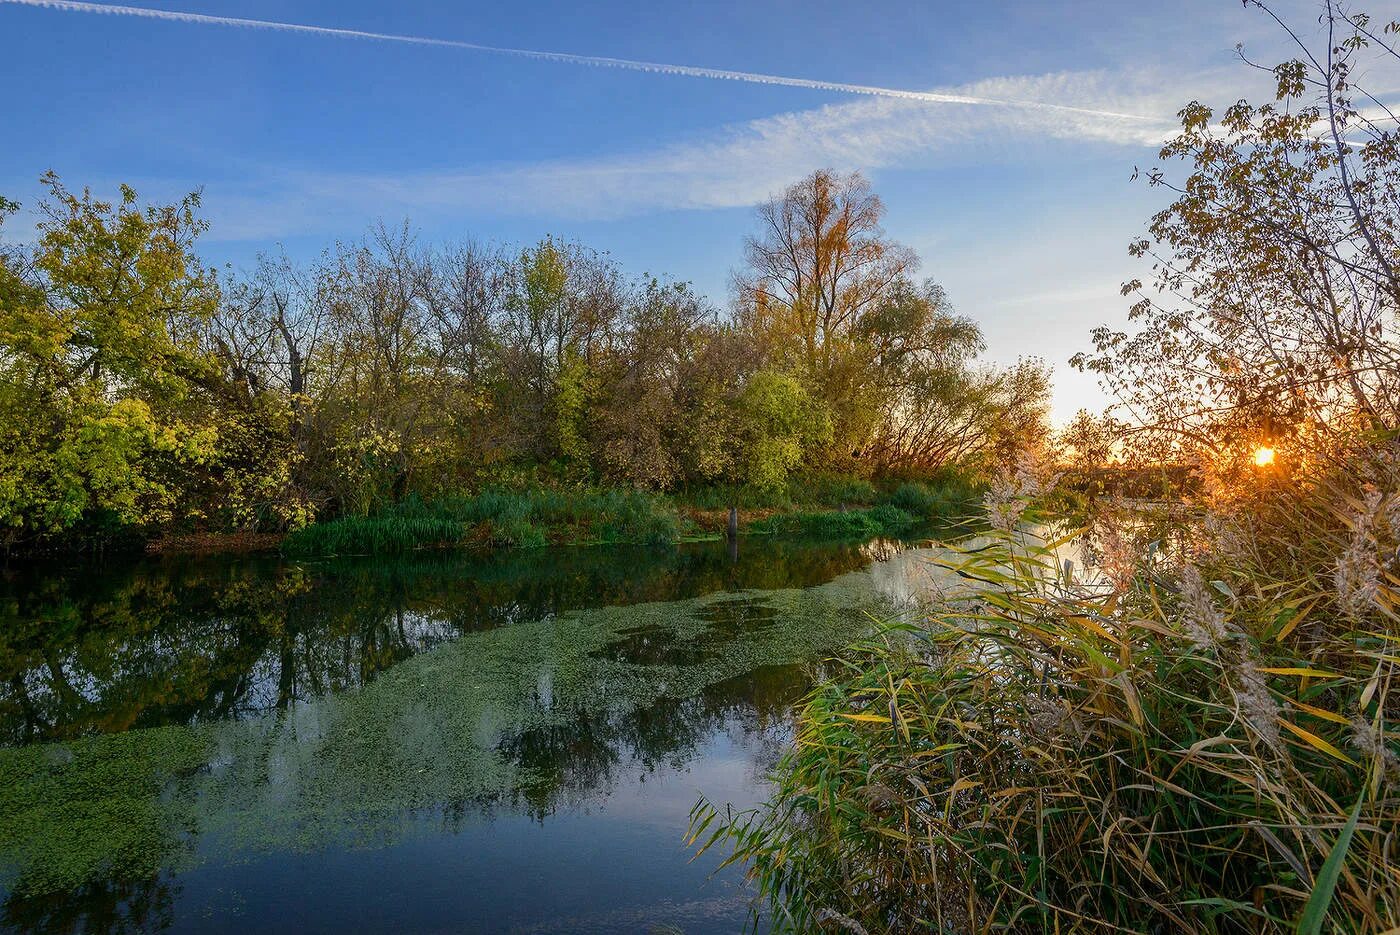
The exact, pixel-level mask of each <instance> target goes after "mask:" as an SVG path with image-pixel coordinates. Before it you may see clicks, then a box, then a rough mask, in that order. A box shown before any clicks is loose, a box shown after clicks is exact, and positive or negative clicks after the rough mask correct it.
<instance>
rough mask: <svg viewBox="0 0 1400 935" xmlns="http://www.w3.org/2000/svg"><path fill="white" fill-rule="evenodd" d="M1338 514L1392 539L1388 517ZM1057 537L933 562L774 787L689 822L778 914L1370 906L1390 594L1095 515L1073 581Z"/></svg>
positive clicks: (1391, 723) (937, 920)
mask: <svg viewBox="0 0 1400 935" xmlns="http://www.w3.org/2000/svg"><path fill="white" fill-rule="evenodd" d="M1391 502H1395V501H1391ZM1354 525H1355V527H1356V528H1355V529H1354V532H1360V533H1363V534H1364V535H1366V536H1368V537H1371V536H1378V537H1380V539H1379V541H1376V540H1375V539H1368V540H1367V541H1368V542H1369V543H1370V544H1369V545H1367V546H1366V548H1365V552H1366V553H1367V554H1371V553H1372V551H1373V550H1379V551H1380V552H1381V554H1383V555H1392V553H1391V552H1389V551H1386V550H1387V549H1389V548H1391V543H1392V542H1393V536H1394V535H1395V534H1396V532H1397V531H1400V530H1397V529H1394V528H1391V527H1384V528H1383V527H1382V526H1381V525H1380V524H1378V523H1376V522H1375V521H1374V517H1369V518H1367V519H1366V520H1364V521H1357V523H1355V524H1354ZM1073 536H1074V534H1071V535H1070V536H1067V537H1065V538H1063V539H1059V540H1056V541H1052V542H1045V541H1042V540H1039V539H1036V538H1034V537H1033V536H1031V535H1030V534H1029V533H1028V532H1026V531H1025V530H1024V528H1022V527H1017V526H1014V525H1013V526H1011V527H1008V528H1003V529H999V530H997V529H994V530H993V532H992V533H991V534H990V535H989V536H988V537H987V538H986V539H984V540H982V541H980V542H978V543H976V544H975V546H974V547H970V548H968V549H967V550H965V551H964V552H962V553H961V554H960V555H956V556H954V557H953V558H950V559H947V560H946V562H945V564H946V565H947V567H948V568H949V569H950V570H952V571H954V572H956V573H957V574H958V575H959V576H961V578H962V579H963V580H965V581H967V582H970V583H971V585H972V589H971V590H970V591H967V592H958V593H949V594H946V595H945V603H944V604H943V605H942V606H941V607H940V609H939V610H938V611H937V612H936V613H935V614H934V615H933V617H932V618H931V620H929V622H928V623H927V625H926V626H923V627H916V626H912V625H900V626H894V627H891V628H890V629H889V630H888V631H887V632H886V634H885V635H884V637H883V638H882V639H880V640H878V641H875V642H872V643H868V644H865V645H863V646H862V647H861V648H859V649H858V650H855V651H852V652H851V653H849V654H848V655H847V656H846V657H845V662H844V663H843V665H844V668H843V670H842V672H841V674H840V675H839V676H838V677H837V678H835V679H833V680H831V681H829V682H827V683H826V684H824V685H822V686H820V687H819V688H818V689H817V690H816V691H815V692H814V693H813V694H812V695H811V696H810V697H809V699H808V700H807V702H806V703H805V704H804V706H803V707H802V709H801V713H800V720H799V732H798V736H797V743H796V746H795V747H794V749H793V750H792V751H791V752H789V753H788V754H787V755H786V757H785V758H784V760H783V761H782V763H781V765H780V766H779V768H778V771H777V780H778V786H777V789H776V791H775V793H774V795H773V797H772V799H771V800H770V802H769V804H768V805H767V806H765V807H764V808H762V809H760V810H758V811H755V812H749V813H743V814H737V815H735V814H726V813H722V812H720V811H718V810H717V809H715V808H714V807H713V806H710V805H708V804H705V803H702V804H701V805H700V806H698V807H697V809H696V811H695V812H694V814H693V825H692V838H693V840H694V841H695V842H696V843H698V844H699V845H700V846H701V847H702V848H705V847H711V846H716V845H721V844H724V845H727V846H730V847H732V848H733V854H732V857H731V858H730V859H731V860H733V861H742V862H748V863H749V864H750V866H751V868H752V869H751V873H752V874H753V876H754V878H755V879H756V880H757V882H758V884H759V886H760V888H761V890H762V892H763V893H764V894H765V895H766V896H767V897H768V898H769V900H770V901H771V903H772V917H773V921H774V924H775V926H776V928H777V929H778V930H780V931H813V930H816V929H818V928H820V927H822V926H823V925H826V926H828V927H830V926H835V927H837V928H845V929H846V930H850V931H868V932H885V931H890V932H893V931H913V930H924V929H933V930H943V931H993V930H998V931H1000V930H1007V929H1012V930H1026V931H1042V930H1057V931H1064V930H1072V931H1090V930H1093V931H1098V930H1106V929H1115V930H1121V931H1135V932H1136V931H1160V930H1166V929H1170V930H1172V931H1182V932H1219V931H1255V930H1258V929H1260V928H1264V929H1268V930H1282V929H1286V928H1289V927H1291V926H1292V925H1293V924H1294V923H1295V922H1296V921H1297V920H1298V919H1299V918H1300V916H1303V915H1304V914H1305V907H1306V914H1307V916H1308V917H1309V918H1312V919H1316V917H1317V914H1318V912H1319V908H1318V907H1319V906H1320V907H1321V910H1322V911H1325V912H1326V914H1327V919H1328V922H1329V924H1330V925H1331V926H1334V927H1335V928H1336V929H1337V930H1341V931H1363V930H1366V931H1379V930H1381V929H1384V928H1388V927H1389V925H1390V924H1391V923H1392V922H1393V920H1394V919H1395V918H1396V915H1397V913H1400V884H1397V880H1400V853H1398V852H1397V851H1396V844H1395V839H1394V834H1393V829H1394V828H1395V827H1396V825H1397V822H1400V798H1397V796H1396V791H1395V790H1396V788H1397V784H1400V708H1397V703H1396V696H1395V691H1394V684H1393V682H1394V678H1395V671H1394V670H1395V667H1396V664H1397V663H1396V660H1397V654H1396V649H1397V646H1400V628H1398V627H1397V620H1400V618H1397V616H1396V610H1397V597H1400V595H1397V594H1396V593H1395V592H1394V591H1393V590H1392V589H1391V587H1390V585H1389V584H1388V583H1384V582H1381V581H1376V580H1374V579H1373V581H1372V586H1371V588H1370V589H1369V590H1368V591H1366V598H1365V601H1364V602H1363V603H1361V604H1360V605H1357V604H1356V603H1355V602H1352V603H1351V604H1350V605H1349V604H1348V600H1347V596H1346V594H1345V593H1342V592H1340V591H1339V590H1338V588H1337V587H1336V586H1330V587H1329V586H1328V585H1329V584H1330V582H1327V581H1325V580H1318V578H1325V577H1326V576H1325V574H1324V575H1320V576H1318V577H1308V576H1306V574H1299V575H1297V576H1293V577H1286V578H1276V579H1269V578H1261V577H1257V576H1250V574H1249V573H1248V572H1245V573H1244V574H1241V573H1239V572H1237V571H1232V569H1231V563H1230V562H1229V561H1221V562H1215V561H1211V560H1197V561H1192V560H1182V561H1179V562H1175V563H1168V561H1167V560H1166V559H1165V555H1166V554H1167V553H1165V552H1163V551H1162V550H1160V549H1156V550H1152V551H1135V550H1133V549H1131V548H1130V547H1129V546H1128V544H1127V543H1128V540H1129V539H1130V538H1131V535H1130V531H1128V532H1125V531H1124V530H1121V529H1117V528H1116V527H1111V528H1109V529H1107V530H1101V531H1100V534H1099V537H1098V542H1099V547H1100V554H1099V558H1098V566H1097V567H1098V569H1099V571H1098V572H1097V573H1096V574H1095V575H1093V576H1090V577H1088V578H1087V579H1086V578H1085V576H1083V575H1082V574H1080V575H1076V574H1075V573H1074V570H1073V565H1072V564H1071V565H1066V564H1065V563H1064V561H1063V559H1064V557H1065V554H1064V551H1063V550H1064V548H1065V547H1067V544H1068V543H1069V541H1070V539H1072V538H1073ZM1188 544H1189V543H1188ZM1213 545H1214V546H1215V547H1216V548H1219V546H1220V543H1218V542H1217V543H1213ZM1172 554H1178V555H1183V556H1184V555H1188V554H1191V550H1190V549H1186V550H1181V549H1178V550H1175V551H1174V552H1173V553H1172ZM1390 560H1391V561H1392V562H1393V555H1392V557H1391V559H1390ZM1362 564H1364V562H1363V563H1362ZM1339 567H1340V566H1339ZM1303 571H1304V572H1306V571H1309V569H1304V570H1303ZM1312 571H1321V570H1320V569H1312ZM1389 580H1392V581H1393V580H1394V579H1393V578H1392V579H1389ZM1348 606H1351V607H1352V610H1351V611H1348V610H1347V609H1346V608H1347V607H1348ZM1347 836H1350V844H1349V846H1348V845H1347V844H1346V843H1345V838H1346V837H1347ZM1333 885H1335V887H1336V890H1335V893H1333V894H1331V895H1330V896H1329V895H1328V894H1327V888H1328V887H1330V886H1333ZM1313 894H1317V895H1315V896H1314V895H1313Z"/></svg>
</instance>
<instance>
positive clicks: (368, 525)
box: [282, 489, 681, 556]
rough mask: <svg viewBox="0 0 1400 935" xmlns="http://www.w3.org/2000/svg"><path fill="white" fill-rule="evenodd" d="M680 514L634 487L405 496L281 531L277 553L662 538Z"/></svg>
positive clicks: (672, 533) (672, 536)
mask: <svg viewBox="0 0 1400 935" xmlns="http://www.w3.org/2000/svg"><path fill="white" fill-rule="evenodd" d="M680 533H681V528H680V520H679V518H678V517H677V515H676V512H675V510H674V509H673V508H672V507H671V505H670V504H669V503H668V502H667V501H666V500H665V499H663V498H662V497H660V496H658V495H656V494H652V493H648V492H646V491H641V490H604V491H592V490H584V491H572V490H549V489H541V490H531V491H509V490H486V491H483V492H481V493H479V494H477V495H475V496H471V497H444V498H441V499H437V500H432V501H423V500H418V499H416V498H410V499H408V500H405V501H404V502H402V503H400V504H397V505H395V506H393V507H390V508H388V509H385V510H383V511H381V512H379V513H375V514H373V515H370V516H344V517H340V518H338V519H333V520H329V521H327V522H323V523H315V524H313V525H311V526H307V527H305V528H304V529H300V530H297V531H296V532H294V533H292V534H290V535H289V536H287V538H286V539H285V540H284V541H283V543H282V551H283V553H284V554H287V555H292V556H312V555H382V554H401V553H404V552H411V551H415V550H418V549H432V548H448V547H453V546H460V545H481V546H495V547H503V548H532V547H538V546H543V545H546V544H548V543H550V542H557V543H575V544H583V543H593V542H614V543H622V542H635V543H646V544H658V545H659V544H666V543H671V542H675V541H676V540H677V539H679V538H680Z"/></svg>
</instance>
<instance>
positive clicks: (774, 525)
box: [748, 504, 919, 539]
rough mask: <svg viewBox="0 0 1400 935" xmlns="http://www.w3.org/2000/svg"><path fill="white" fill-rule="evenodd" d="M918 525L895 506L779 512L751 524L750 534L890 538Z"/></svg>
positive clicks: (914, 518) (913, 518) (910, 516)
mask: <svg viewBox="0 0 1400 935" xmlns="http://www.w3.org/2000/svg"><path fill="white" fill-rule="evenodd" d="M918 522H919V518H918V517H916V516H914V515H913V514H911V513H907V512H905V511H904V510H901V509H899V508H898V507H894V506H890V505H889V504H882V505H881V506H876V507H871V508H870V509H868V510H847V511H845V512H844V513H843V512H841V511H840V510H827V511H823V512H818V513H805V512H803V513H779V514H777V515H775V516H769V517H766V518H764V519H761V520H758V521H757V522H755V523H752V524H750V525H749V527H748V531H749V532H750V533H752V534H754V535H786V536H811V537H821V538H826V539H858V538H870V537H873V536H883V535H893V534H895V533H898V532H900V531H902V530H905V529H908V528H909V527H910V526H913V525H915V524H917V523H918Z"/></svg>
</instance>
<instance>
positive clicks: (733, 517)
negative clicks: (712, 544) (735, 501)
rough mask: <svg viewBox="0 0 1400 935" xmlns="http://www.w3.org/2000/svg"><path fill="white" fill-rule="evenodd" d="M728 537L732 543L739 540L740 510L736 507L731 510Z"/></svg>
mask: <svg viewBox="0 0 1400 935" xmlns="http://www.w3.org/2000/svg"><path fill="white" fill-rule="evenodd" d="M726 535H727V536H728V537H729V541H730V542H733V541H734V540H736V539H738V538H739V508H738V507H736V506H731V507H730V508H729V530H728V532H727V533H726Z"/></svg>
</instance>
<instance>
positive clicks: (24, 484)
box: [0, 174, 219, 544]
mask: <svg viewBox="0 0 1400 935" xmlns="http://www.w3.org/2000/svg"><path fill="white" fill-rule="evenodd" d="M44 182H45V184H46V185H47V187H48V190H49V195H48V198H47V199H46V200H45V202H44V203H43V205H42V212H43V216H44V220H43V221H42V222H41V224H40V226H39V233H40V236H39V239H38V242H37V244H36V245H35V246H34V248H33V249H32V251H29V252H27V253H21V252H19V251H14V250H11V251H8V252H7V253H6V255H5V260H4V263H3V266H4V270H5V271H4V273H3V278H0V426H3V428H0V433H3V439H0V442H2V443H0V459H3V461H4V464H3V470H0V476H4V477H5V478H6V480H5V481H4V482H3V483H2V484H0V527H3V528H4V530H5V532H4V536H5V541H6V542H7V543H10V544H14V543H17V542H26V541H34V540H38V539H43V538H46V537H52V536H56V535H59V534H61V533H64V532H66V531H68V530H71V529H73V528H75V527H77V526H78V525H79V524H82V523H92V524H96V523H102V524H106V525H109V526H110V525H115V526H117V527H136V526H142V525H146V524H152V523H160V522H168V521H170V520H171V519H173V518H174V517H175V516H176V514H177V513H178V512H181V511H182V510H184V509H186V508H189V507H190V506H191V504H189V503H188V502H187V501H186V498H184V497H183V496H182V494H183V493H184V492H185V491H186V490H187V489H188V488H189V487H190V486H191V485H192V484H194V483H195V482H196V479H197V472H198V469H199V467H200V466H201V465H203V464H207V463H208V462H209V461H210V460H211V459H212V458H213V457H214V454H215V446H216V442H217V430H216V428H215V425H214V421H213V419H212V418H211V414H210V404H209V399H208V391H209V390H210V389H211V388H212V387H213V385H214V383H215V372H214V369H213V368H212V367H211V366H210V362H209V360H208V359H207V358H206V357H205V356H204V355H203V354H202V353H201V351H200V348H199V342H198V340H197V331H198V325H199V323H201V322H203V321H205V320H207V319H208V318H209V316H210V315H212V314H213V311H214V309H215V308H216V307H217V304H218V301H219V291H218V285H217V282H216V280H215V278H214V275H213V273H212V272H211V271H209V270H206V269H204V268H203V267H201V266H200V265H199V262H198V260H197V259H196V258H195V256H194V254H193V252H192V251H193V245H194V241H195V239H196V238H197V236H198V235H199V234H200V233H201V232H203V230H204V229H205V224H204V222H203V221H202V220H200V219H199V217H198V215H197V212H198V208H199V196H198V195H197V194H191V195H189V196H186V197H185V198H184V199H182V200H181V201H180V202H179V203H178V204H175V205H168V206H152V207H147V208H144V209H143V208H141V207H140V206H138V204H137V196H136V193H135V192H134V191H132V190H131V189H130V188H127V187H123V188H122V189H121V199H120V201H119V202H117V203H115V204H113V203H109V202H103V201H98V200H95V199H94V198H93V197H92V196H91V194H90V193H89V192H86V191H85V192H84V193H83V194H82V195H81V196H78V195H74V194H72V193H70V192H69V191H67V190H66V189H65V188H64V187H63V186H62V184H61V183H60V182H59V180H58V178H57V177H56V176H54V175H52V174H49V175H46V176H45V177H44ZM6 208H7V209H8V210H13V208H14V206H13V204H12V203H7V205H6Z"/></svg>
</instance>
